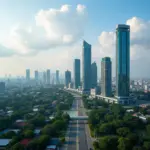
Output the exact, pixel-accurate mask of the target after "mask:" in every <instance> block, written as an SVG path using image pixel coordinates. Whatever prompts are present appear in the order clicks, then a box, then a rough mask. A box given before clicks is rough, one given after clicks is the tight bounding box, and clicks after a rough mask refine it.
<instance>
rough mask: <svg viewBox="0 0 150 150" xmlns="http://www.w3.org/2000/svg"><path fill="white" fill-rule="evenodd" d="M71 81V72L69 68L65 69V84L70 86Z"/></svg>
mask: <svg viewBox="0 0 150 150" xmlns="http://www.w3.org/2000/svg"><path fill="white" fill-rule="evenodd" d="M69 83H71V72H70V71H69V70H67V71H65V86H66V88H68V87H69Z"/></svg>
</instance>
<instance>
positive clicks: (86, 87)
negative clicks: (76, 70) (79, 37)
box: [82, 41, 91, 94]
mask: <svg viewBox="0 0 150 150" xmlns="http://www.w3.org/2000/svg"><path fill="white" fill-rule="evenodd" d="M82 75H83V77H82V80H83V85H82V90H83V93H87V94H89V93H90V89H91V45H90V44H88V43H87V42H86V41H83V51H82Z"/></svg>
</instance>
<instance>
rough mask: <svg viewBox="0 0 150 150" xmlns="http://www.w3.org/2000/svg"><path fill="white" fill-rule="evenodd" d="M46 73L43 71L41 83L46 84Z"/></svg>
mask: <svg viewBox="0 0 150 150" xmlns="http://www.w3.org/2000/svg"><path fill="white" fill-rule="evenodd" d="M46 75H47V73H46V72H45V71H44V72H43V84H46V81H47V78H46Z"/></svg>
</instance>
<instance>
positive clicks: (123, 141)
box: [118, 137, 133, 150]
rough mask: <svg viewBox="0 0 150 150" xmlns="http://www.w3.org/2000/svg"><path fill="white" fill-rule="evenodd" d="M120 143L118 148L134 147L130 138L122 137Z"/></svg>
mask: <svg viewBox="0 0 150 150" xmlns="http://www.w3.org/2000/svg"><path fill="white" fill-rule="evenodd" d="M118 143H119V144H118V150H130V149H132V147H133V145H132V144H131V142H130V140H129V139H128V138H124V137H120V138H119V140H118Z"/></svg>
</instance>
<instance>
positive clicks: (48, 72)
mask: <svg viewBox="0 0 150 150" xmlns="http://www.w3.org/2000/svg"><path fill="white" fill-rule="evenodd" d="M50 76H51V74H50V69H47V71H46V78H47V84H50Z"/></svg>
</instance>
